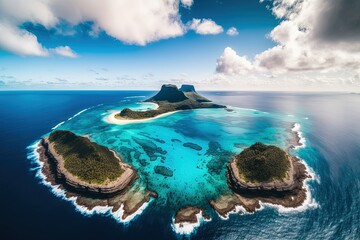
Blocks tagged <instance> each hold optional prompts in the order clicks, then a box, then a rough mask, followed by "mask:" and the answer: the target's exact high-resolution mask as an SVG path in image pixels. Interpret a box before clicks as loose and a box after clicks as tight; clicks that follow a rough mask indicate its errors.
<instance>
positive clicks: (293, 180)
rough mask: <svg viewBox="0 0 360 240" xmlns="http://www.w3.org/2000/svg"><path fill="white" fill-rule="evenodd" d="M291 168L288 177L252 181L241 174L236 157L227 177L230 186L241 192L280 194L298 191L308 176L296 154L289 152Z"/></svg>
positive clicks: (228, 169)
mask: <svg viewBox="0 0 360 240" xmlns="http://www.w3.org/2000/svg"><path fill="white" fill-rule="evenodd" d="M287 156H288V159H289V162H290V168H289V170H288V172H287V178H286V179H283V180H281V181H280V180H274V181H271V182H256V183H254V182H250V181H246V180H244V178H242V177H241V176H240V174H239V170H238V168H237V166H236V159H233V160H232V161H231V162H230V163H229V164H228V165H227V179H228V185H229V187H230V188H231V189H232V190H233V191H234V192H237V193H239V194H241V193H242V194H265V195H279V194H282V193H285V192H291V191H296V189H299V188H302V183H303V181H304V179H305V178H307V176H308V175H307V173H306V168H305V166H304V165H303V164H302V163H301V162H300V160H299V159H298V158H296V157H295V156H291V155H289V154H287Z"/></svg>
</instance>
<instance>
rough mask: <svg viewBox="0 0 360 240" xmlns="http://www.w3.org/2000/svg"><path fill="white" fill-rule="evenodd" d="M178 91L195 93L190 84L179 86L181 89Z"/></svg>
mask: <svg viewBox="0 0 360 240" xmlns="http://www.w3.org/2000/svg"><path fill="white" fill-rule="evenodd" d="M179 90H180V91H182V92H196V91H195V87H194V85H190V84H183V85H181V88H180V89H179Z"/></svg>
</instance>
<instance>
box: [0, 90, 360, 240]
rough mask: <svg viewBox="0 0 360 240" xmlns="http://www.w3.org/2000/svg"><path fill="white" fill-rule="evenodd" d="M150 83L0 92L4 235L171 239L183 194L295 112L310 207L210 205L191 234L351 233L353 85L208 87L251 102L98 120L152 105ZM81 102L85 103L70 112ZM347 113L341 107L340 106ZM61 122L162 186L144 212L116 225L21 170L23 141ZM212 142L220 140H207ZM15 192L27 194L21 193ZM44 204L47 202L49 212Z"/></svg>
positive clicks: (207, 181)
mask: <svg viewBox="0 0 360 240" xmlns="http://www.w3.org/2000/svg"><path fill="white" fill-rule="evenodd" d="M151 94H152V92H11V93H10V92H6V93H2V94H1V95H0V101H1V103H2V104H1V105H2V106H6V107H5V108H2V109H1V110H0V112H1V114H2V115H1V116H2V118H1V120H0V121H1V127H0V128H1V130H2V131H1V133H2V136H6V137H2V140H1V141H2V147H1V153H2V154H1V155H2V156H5V157H4V158H2V160H1V165H2V166H1V176H2V178H4V179H7V178H9V177H12V178H13V179H16V181H13V182H11V183H9V184H7V185H6V186H5V188H4V189H5V190H7V192H9V193H12V195H11V196H14V197H13V198H11V199H8V198H2V200H1V201H2V206H4V205H8V206H12V208H11V211H10V209H9V210H5V211H4V216H5V218H6V219H7V221H4V220H1V226H4V228H2V229H6V231H2V233H0V234H4V236H6V237H8V238H9V237H10V238H14V237H16V238H24V237H25V236H26V237H29V236H31V237H34V238H35V237H36V238H38V239H39V238H41V239H42V238H44V239H45V238H46V236H49V234H51V233H52V232H54V231H55V229H57V226H58V225H61V226H62V231H61V233H59V234H57V236H55V238H61V237H65V236H66V234H70V232H71V233H72V236H78V237H87V238H88V239H95V238H97V237H99V236H104V237H106V238H111V239H112V238H129V237H133V238H143V237H144V236H147V237H148V238H157V239H159V238H160V239H162V238H165V239H169V238H174V237H176V235H175V233H174V232H173V230H172V229H171V227H170V223H171V218H172V217H173V215H174V212H175V211H176V210H177V209H178V208H180V207H182V206H184V205H188V204H196V205H200V206H204V207H206V206H207V201H208V200H209V199H212V198H214V197H216V196H219V195H220V194H222V193H225V192H227V191H228V189H227V186H226V183H225V174H224V173H225V171H224V170H225V168H224V164H225V163H226V161H225V159H226V158H227V157H228V156H231V154H233V153H237V152H239V151H241V149H243V148H244V147H247V146H249V145H251V144H252V143H254V142H256V141H263V142H265V143H269V144H277V145H280V146H281V147H283V148H286V147H287V146H288V139H289V137H290V133H289V131H288V129H290V128H291V125H292V123H294V122H298V123H300V124H301V131H302V132H303V135H304V137H305V138H306V140H307V142H306V147H305V148H301V149H298V150H297V151H294V154H296V155H299V156H300V157H301V158H302V159H304V161H305V162H306V163H307V164H308V165H309V166H310V167H311V168H312V169H314V172H315V175H316V178H317V181H312V182H309V189H310V191H311V193H312V197H313V199H314V200H315V201H316V203H317V204H318V207H316V206H317V204H314V202H312V204H313V205H311V206H312V207H310V208H308V209H307V210H305V211H302V212H292V213H282V212H279V211H278V210H275V209H273V208H271V207H265V208H264V209H263V210H262V211H259V212H256V213H255V214H252V215H244V216H235V215H231V217H230V219H229V220H227V221H223V220H221V219H220V218H218V217H217V216H216V214H214V212H212V211H211V209H209V208H207V211H209V213H210V215H212V217H213V220H212V221H211V222H209V223H205V224H202V225H201V226H200V227H199V228H198V230H197V232H196V233H194V234H193V235H192V236H191V237H192V238H199V239H203V238H206V239H232V238H253V237H255V238H257V239H269V238H271V239H277V238H279V239H285V238H288V239H294V238H295V239H299V238H301V239H306V238H309V239H310V238H314V237H318V238H319V237H321V238H328V239H331V238H348V239H356V238H358V236H359V221H360V220H359V219H360V213H359V209H358V207H357V206H358V204H359V203H360V199H359V198H360V197H359V189H360V183H359V182H360V181H359V173H360V163H359V162H360V160H359V159H360V158H359V156H360V153H359V139H360V137H359V136H360V133H359V130H358V129H359V128H356V127H355V126H358V121H359V116H360V114H359V112H358V111H357V110H356V106H357V105H358V104H359V103H360V101H359V100H360V99H359V96H358V95H351V94H296V93H291V94H284V93H265V94H263V93H243V92H234V93H229V92H226V93H224V92H219V93H216V92H208V93H205V95H206V96H207V97H209V98H211V99H213V100H215V101H216V102H218V103H223V104H228V105H231V106H237V107H242V108H249V109H241V108H235V107H231V108H232V109H234V111H233V112H227V111H225V110H223V109H201V110H195V111H184V112H178V113H174V114H171V115H168V116H166V117H164V118H159V119H156V120H153V121H151V122H146V123H136V124H130V125H121V126H119V125H109V124H108V123H106V122H104V121H103V119H104V117H105V116H106V115H107V114H109V112H108V110H116V109H121V108H123V107H125V106H128V107H132V108H134V107H137V108H141V107H143V108H151V107H153V106H152V105H146V106H142V105H139V104H136V102H137V101H138V100H142V99H145V97H146V96H150V95H151ZM133 96H145V97H139V98H132V97H133ZM129 97H130V98H129ZM99 104H101V105H99ZM344 108H345V109H344ZM84 109H87V110H86V111H84V112H82V113H81V114H79V115H77V116H75V117H73V116H74V115H76V114H77V113H79V112H80V111H82V110H84ZM252 109H257V110H255V111H254V110H252ZM344 113H346V114H347V117H345V118H344V117H340V115H342V114H344ZM35 116H36V117H35ZM72 117H73V118H72ZM69 118H71V119H70V120H68V119H69ZM63 121H64V123H63V124H62V125H60V126H58V127H57V129H69V130H72V131H74V132H76V133H78V134H90V137H91V139H92V140H94V141H96V142H98V143H99V144H103V145H106V146H108V147H110V148H112V149H114V150H116V151H117V152H118V153H121V154H122V156H123V157H124V159H125V160H126V161H127V162H129V163H131V164H133V165H134V166H135V167H136V168H137V169H138V171H139V172H140V173H141V176H142V179H141V183H142V184H144V186H147V187H148V188H150V189H152V190H155V191H157V192H158V193H159V199H157V200H155V201H153V202H152V203H150V204H149V206H148V207H147V208H146V209H145V210H144V212H143V214H142V215H140V216H138V217H137V218H136V219H134V220H133V221H131V222H130V223H129V224H128V225H123V224H119V223H116V222H114V221H112V220H111V218H108V217H106V216H99V215H94V216H92V217H90V218H89V217H84V216H83V215H81V214H79V213H78V212H75V211H74V207H73V206H72V205H71V204H69V203H68V202H65V201H63V200H60V199H59V198H56V197H55V196H54V195H52V194H51V193H50V192H49V190H48V189H46V188H45V187H41V185H38V183H37V182H39V180H38V179H36V178H34V175H35V172H36V170H34V171H30V172H29V169H31V167H35V166H34V165H33V164H31V163H29V161H28V160H26V153H27V152H26V150H25V148H26V146H28V145H30V144H31V143H33V142H34V141H36V140H37V139H38V138H40V137H41V136H42V135H44V134H47V133H48V132H49V131H51V128H53V127H54V126H56V125H57V124H59V123H61V122H63ZM9 136H10V137H9ZM14 136H16V137H14ZM171 139H178V140H180V141H181V142H179V141H171ZM136 141H137V142H138V143H139V142H141V143H142V145H143V144H144V143H146V145H148V146H150V149H154V146H155V145H156V147H157V149H155V150H151V151H150V152H148V154H146V153H145V151H144V149H143V148H142V147H141V146H140V145H139V144H138V143H136ZM215 141H217V142H218V143H219V144H220V146H221V150H219V148H217V149H216V150H214V151H211V154H206V152H207V151H208V148H209V142H215ZM185 142H191V143H196V144H198V145H199V146H201V147H202V150H200V151H197V150H194V149H191V148H188V147H184V146H183V143H185ZM213 146H216V144H214V143H213ZM134 147H135V151H133V149H134ZM130 148H131V149H130ZM159 148H161V149H159ZM165 151H166V152H165ZM149 154H150V155H154V156H149ZM150 157H152V159H150ZM155 166H166V167H168V168H169V169H171V170H172V171H173V176H172V177H164V176H162V175H159V174H156V173H155V172H154V167H155ZM209 167H210V170H211V171H209ZM4 169H6V171H4ZM2 182H4V181H2ZM19 185H20V186H21V187H18V186H19ZM22 199H26V200H27V201H26V204H24V202H23V201H22ZM47 213H51V216H49V214H47ZM30 216H31V217H30ZM49 218H51V219H52V221H51V222H49ZM30 219H31V221H29V220H30ZM65 220H66V221H65ZM15 226H17V229H18V227H20V229H21V231H15ZM41 226H46V228H45V229H44V228H42V227H41ZM5 227H6V228H5ZM74 228H76V231H74Z"/></svg>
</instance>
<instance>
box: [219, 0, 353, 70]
mask: <svg viewBox="0 0 360 240" xmlns="http://www.w3.org/2000/svg"><path fill="white" fill-rule="evenodd" d="M359 9H360V2H359V1H357V0H302V1H295V0H274V1H273V7H272V12H273V14H274V15H275V16H276V17H277V18H279V19H281V22H280V24H279V25H278V26H276V27H275V28H274V29H273V30H272V31H271V33H270V34H269V37H270V38H271V39H272V40H273V41H274V42H276V43H277V45H276V46H274V47H272V48H270V49H267V50H265V51H264V52H262V53H259V54H257V55H256V56H255V58H254V60H253V61H252V62H251V66H252V67H251V68H247V69H249V70H253V71H254V70H256V71H258V72H264V71H268V72H271V73H274V74H283V73H289V72H306V71H319V72H320V71H321V72H337V71H342V70H344V69H345V70H349V71H353V72H358V71H359V69H360V42H359V39H360V15H359V14H358V11H359ZM228 52H229V50H228ZM224 53H225V51H224ZM226 56H227V57H229V58H230V59H229V60H225V59H224V58H225V57H226ZM240 58H241V56H239V55H237V56H234V55H233V54H228V55H225V54H223V55H222V56H221V57H220V58H219V59H218V65H217V72H218V73H225V74H228V73H233V72H237V71H234V70H233V69H236V67H235V66H233V65H232V64H223V65H221V66H222V67H219V61H220V60H221V61H220V62H234V61H233V60H232V59H240ZM238 64H239V65H240V66H239V68H242V66H243V64H244V63H243V62H242V61H239V63H238ZM247 64H248V62H247V63H246V64H245V65H247ZM228 68H229V69H228ZM240 73H244V72H243V71H240Z"/></svg>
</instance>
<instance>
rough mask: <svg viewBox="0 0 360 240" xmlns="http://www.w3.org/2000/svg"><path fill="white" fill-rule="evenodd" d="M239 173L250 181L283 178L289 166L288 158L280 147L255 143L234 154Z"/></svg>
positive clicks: (268, 180) (267, 180)
mask: <svg viewBox="0 0 360 240" xmlns="http://www.w3.org/2000/svg"><path fill="white" fill-rule="evenodd" d="M236 165H237V168H238V170H239V173H240V175H241V176H242V177H243V178H244V179H245V180H246V181H251V182H270V181H274V180H283V179H284V178H286V176H287V172H288V170H289V168H290V160H289V158H288V156H287V153H286V152H285V151H283V150H282V149H280V148H278V147H276V146H272V145H269V146H267V145H265V144H263V143H259V142H258V143H255V144H253V145H252V146H250V147H249V148H246V149H245V150H244V151H242V152H241V153H240V154H239V155H237V156H236Z"/></svg>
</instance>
